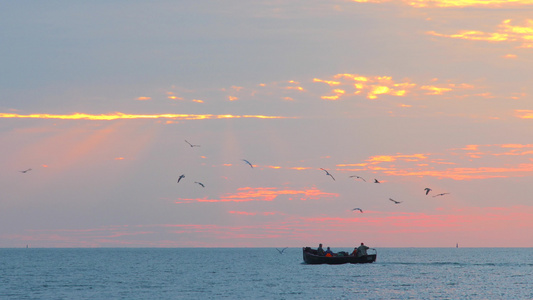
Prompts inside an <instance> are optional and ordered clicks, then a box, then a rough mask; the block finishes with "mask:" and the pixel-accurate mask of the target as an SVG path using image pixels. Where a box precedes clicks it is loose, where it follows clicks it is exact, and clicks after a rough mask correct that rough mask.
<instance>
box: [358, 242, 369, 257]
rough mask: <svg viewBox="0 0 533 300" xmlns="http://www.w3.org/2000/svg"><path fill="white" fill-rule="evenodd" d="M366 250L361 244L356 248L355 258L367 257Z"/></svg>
mask: <svg viewBox="0 0 533 300" xmlns="http://www.w3.org/2000/svg"><path fill="white" fill-rule="evenodd" d="M368 249H369V248H368V247H367V246H366V245H365V244H364V243H361V246H359V247H357V257H362V256H367V255H368V254H367V253H366V250H368Z"/></svg>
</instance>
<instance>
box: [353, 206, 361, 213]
mask: <svg viewBox="0 0 533 300" xmlns="http://www.w3.org/2000/svg"><path fill="white" fill-rule="evenodd" d="M356 210H358V211H360V212H361V213H362V212H363V210H362V209H360V208H359V207H356V208H354V209H352V211H356Z"/></svg>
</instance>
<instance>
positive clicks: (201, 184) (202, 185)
mask: <svg viewBox="0 0 533 300" xmlns="http://www.w3.org/2000/svg"><path fill="white" fill-rule="evenodd" d="M194 183H198V184H199V185H200V186H201V187H203V188H205V185H204V184H203V183H201V182H198V181H195V182H194Z"/></svg>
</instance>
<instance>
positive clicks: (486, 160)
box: [337, 144, 533, 180]
mask: <svg viewBox="0 0 533 300" xmlns="http://www.w3.org/2000/svg"><path fill="white" fill-rule="evenodd" d="M497 157H502V159H499V160H498V159H496V158H497ZM503 157H505V159H503ZM512 157H519V158H517V159H516V162H515V163H514V164H513V163H512ZM524 158H529V160H530V161H533V144H497V145H467V146H465V147H464V148H459V149H450V150H447V151H445V152H444V153H439V154H437V153H435V154H431V153H428V154H418V153H417V154H395V155H377V156H372V157H369V158H368V159H366V162H367V163H354V164H339V165H337V167H339V168H340V169H338V170H341V171H365V170H368V171H372V172H380V173H382V174H386V175H389V176H416V177H425V176H429V177H438V178H450V179H455V180H472V179H485V178H498V177H500V178H503V177H523V176H531V175H533V174H532V173H533V163H525V162H524ZM474 160H475V161H476V162H477V164H478V165H479V164H481V165H483V167H456V166H462V165H470V164H471V163H472V161H474ZM450 165H451V166H453V167H450ZM354 167H357V168H354Z"/></svg>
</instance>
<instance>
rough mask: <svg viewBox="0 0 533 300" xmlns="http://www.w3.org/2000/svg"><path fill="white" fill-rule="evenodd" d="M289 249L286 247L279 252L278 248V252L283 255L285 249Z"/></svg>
mask: <svg viewBox="0 0 533 300" xmlns="http://www.w3.org/2000/svg"><path fill="white" fill-rule="evenodd" d="M287 248H289V247H285V248H283V249H281V250H279V249H278V248H276V250H278V252H279V254H283V251H285V249H287Z"/></svg>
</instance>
